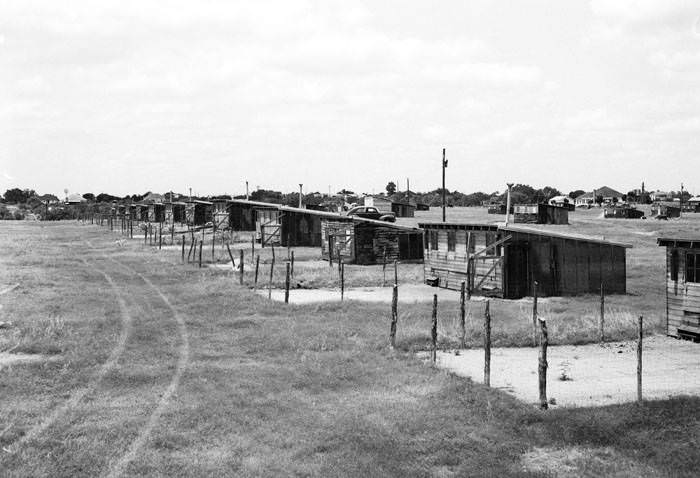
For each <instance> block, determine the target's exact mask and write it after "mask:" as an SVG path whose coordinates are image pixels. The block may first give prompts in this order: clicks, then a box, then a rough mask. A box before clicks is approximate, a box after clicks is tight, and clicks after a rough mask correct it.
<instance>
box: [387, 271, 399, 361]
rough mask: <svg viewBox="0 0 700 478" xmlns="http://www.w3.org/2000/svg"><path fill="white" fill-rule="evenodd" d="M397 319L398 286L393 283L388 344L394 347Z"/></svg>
mask: <svg viewBox="0 0 700 478" xmlns="http://www.w3.org/2000/svg"><path fill="white" fill-rule="evenodd" d="M398 320H399V286H397V285H396V284H394V288H393V289H392V293H391V328H390V330H389V344H391V348H392V349H393V348H394V347H396V323H397V322H398Z"/></svg>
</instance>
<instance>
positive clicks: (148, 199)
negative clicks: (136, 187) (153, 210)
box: [141, 192, 165, 204]
mask: <svg viewBox="0 0 700 478" xmlns="http://www.w3.org/2000/svg"><path fill="white" fill-rule="evenodd" d="M164 201H165V196H164V195H163V194H157V193H151V192H149V193H148V194H146V195H145V196H144V198H143V199H142V200H141V202H143V203H146V204H153V203H162V202H164Z"/></svg>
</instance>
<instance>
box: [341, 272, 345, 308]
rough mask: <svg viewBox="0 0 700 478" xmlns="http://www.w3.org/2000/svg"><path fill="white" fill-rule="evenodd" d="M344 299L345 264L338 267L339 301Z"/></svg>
mask: <svg viewBox="0 0 700 478" xmlns="http://www.w3.org/2000/svg"><path fill="white" fill-rule="evenodd" d="M344 298H345V264H341V266H340V301H341V302H342V301H343V299H344Z"/></svg>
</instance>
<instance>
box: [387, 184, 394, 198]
mask: <svg viewBox="0 0 700 478" xmlns="http://www.w3.org/2000/svg"><path fill="white" fill-rule="evenodd" d="M395 192H396V184H395V183H394V181H389V183H388V184H387V185H386V193H387V194H388V195H389V196H391V195H392V194H394V193H395Z"/></svg>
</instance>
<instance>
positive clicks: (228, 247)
mask: <svg viewBox="0 0 700 478" xmlns="http://www.w3.org/2000/svg"><path fill="white" fill-rule="evenodd" d="M226 250H227V251H228V256H229V257H230V258H231V268H233V272H236V261H234V260H233V254H231V247H230V246H229V245H228V242H227V243H226Z"/></svg>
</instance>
